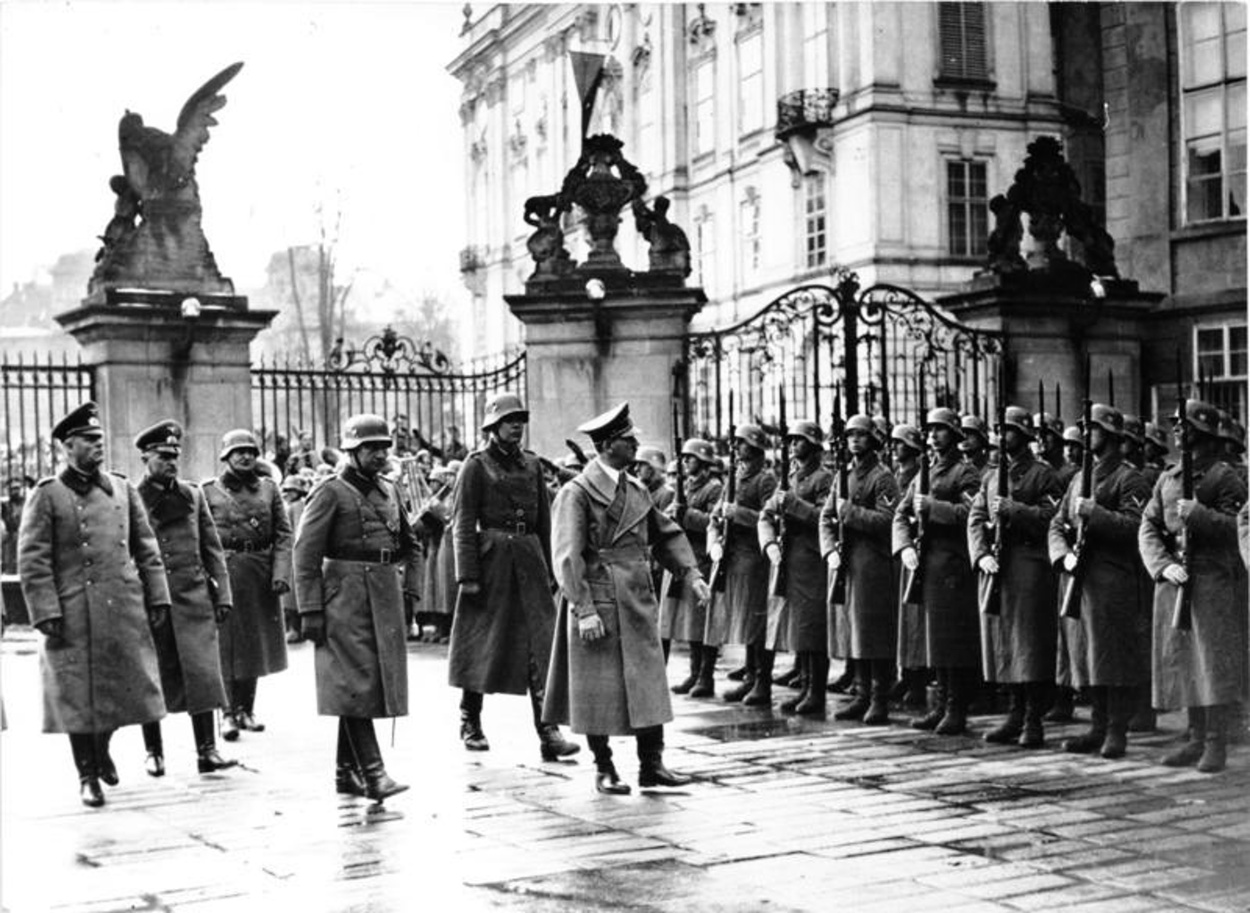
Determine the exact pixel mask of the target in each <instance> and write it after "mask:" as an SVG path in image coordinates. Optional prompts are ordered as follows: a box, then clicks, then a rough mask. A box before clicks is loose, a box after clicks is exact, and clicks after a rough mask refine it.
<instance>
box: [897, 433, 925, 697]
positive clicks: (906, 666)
mask: <svg viewBox="0 0 1250 913" xmlns="http://www.w3.org/2000/svg"><path fill="white" fill-rule="evenodd" d="M890 443H891V444H892V445H893V447H894V483H895V485H897V486H898V491H899V496H900V497H901V496H902V493H903V492H905V491H907V486H909V485H911V481H912V479H914V478H915V477H916V474H917V473H918V472H919V471H920V460H921V459H922V457H923V455H924V452H925V445H924V439H923V438H922V437H921V436H920V430H919V429H918V428H916V426H915V425H910V424H907V423H906V422H901V423H899V424H897V425H895V426H894V430H893V431H892V432H890ZM895 509H896V510H897V505H896V506H895ZM892 547H893V529H892V528H891V548H892ZM900 566H901V565H900V562H899V560H898V558H897V556H895V559H894V575H895V582H894V583H893V584H892V585H891V588H890V592H891V593H893V594H894V597H893V598H892V599H891V602H892V603H894V604H895V606H896V609H897V612H898V646H897V651H898V652H897V666H898V684H896V685H895V687H894V692H893V693H892V694H891V695H890V696H891V697H892V698H893V699H894V700H897V701H900V702H901V703H903V704H904V705H906V706H908V707H923V706H924V703H925V700H926V695H925V687H926V685H927V684H928V682H929V669H928V668H927V663H928V661H929V657H928V648H927V642H928V634H927V631H926V624H925V613H924V607H923V606H921V605H919V604H915V605H908V604H907V603H905V602H903V598H902V596H903V594H902V591H901V589H900V579H901V574H900Z"/></svg>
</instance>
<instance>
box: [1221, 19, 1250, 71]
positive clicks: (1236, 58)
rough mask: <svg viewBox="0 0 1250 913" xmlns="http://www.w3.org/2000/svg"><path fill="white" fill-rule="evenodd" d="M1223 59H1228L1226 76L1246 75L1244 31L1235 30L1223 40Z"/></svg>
mask: <svg viewBox="0 0 1250 913" xmlns="http://www.w3.org/2000/svg"><path fill="white" fill-rule="evenodd" d="M1224 47H1225V52H1224V59H1225V60H1226V61H1228V63H1227V70H1228V78H1230V79H1234V78H1236V77H1239V76H1245V75H1246V33H1245V32H1244V31H1242V32H1235V33H1233V34H1232V35H1229V36H1228V39H1227V41H1226V42H1225V45H1224Z"/></svg>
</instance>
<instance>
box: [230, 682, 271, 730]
mask: <svg viewBox="0 0 1250 913" xmlns="http://www.w3.org/2000/svg"><path fill="white" fill-rule="evenodd" d="M256 681H257V680H256V679H254V678H246V679H242V680H241V681H240V682H239V684H240V686H241V687H240V688H239V692H240V693H239V707H238V708H237V710H236V717H237V721H238V724H239V728H240V729H246V730H247V731H248V732H264V731H265V724H264V723H261V722H258V721H257V719H256V715H255V710H256Z"/></svg>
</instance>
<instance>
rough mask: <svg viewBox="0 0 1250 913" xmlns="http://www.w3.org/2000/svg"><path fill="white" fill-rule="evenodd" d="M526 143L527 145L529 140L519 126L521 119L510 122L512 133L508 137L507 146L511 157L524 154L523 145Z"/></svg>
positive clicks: (517, 157)
mask: <svg viewBox="0 0 1250 913" xmlns="http://www.w3.org/2000/svg"><path fill="white" fill-rule="evenodd" d="M527 145H529V140H528V139H527V138H526V136H525V131H524V130H523V129H522V127H521V121H520V120H516V121H514V122H513V124H512V133H511V135H510V136H509V137H508V148H509V149H510V150H511V151H512V157H513V158H514V159H519V158H521V157H522V156H523V155H525V147H526V146H527Z"/></svg>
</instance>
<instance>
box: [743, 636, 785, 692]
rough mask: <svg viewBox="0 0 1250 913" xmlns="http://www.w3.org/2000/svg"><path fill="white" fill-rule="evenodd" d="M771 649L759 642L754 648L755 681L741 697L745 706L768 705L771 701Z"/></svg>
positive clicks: (772, 655)
mask: <svg viewBox="0 0 1250 913" xmlns="http://www.w3.org/2000/svg"><path fill="white" fill-rule="evenodd" d="M776 655H777V654H775V653H774V652H773V651H772V650H767V649H765V648H764V646H763V645H762V644H761V645H759V646H757V647H756V649H755V663H756V665H755V682H754V683H753V684H752V685H751V690H750V691H749V692H747V694H746V696H745V697H743V699H742V704H743V706H746V707H768V706H770V705H771V704H772V702H773V658H774V657H775V656H776Z"/></svg>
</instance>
